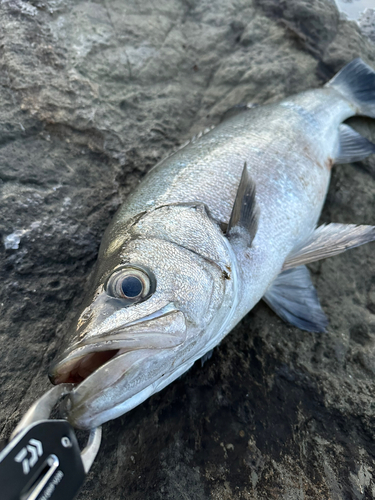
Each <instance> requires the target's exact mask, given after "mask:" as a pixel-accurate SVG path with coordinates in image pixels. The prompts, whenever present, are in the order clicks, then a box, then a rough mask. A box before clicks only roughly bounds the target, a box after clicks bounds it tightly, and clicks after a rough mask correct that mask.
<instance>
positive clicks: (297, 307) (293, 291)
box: [263, 266, 328, 332]
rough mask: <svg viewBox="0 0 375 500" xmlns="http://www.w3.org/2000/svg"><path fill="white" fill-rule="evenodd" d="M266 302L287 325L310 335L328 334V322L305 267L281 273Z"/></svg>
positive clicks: (266, 295) (268, 293) (266, 297)
mask: <svg viewBox="0 0 375 500" xmlns="http://www.w3.org/2000/svg"><path fill="white" fill-rule="evenodd" d="M263 300H264V301H265V302H266V303H267V304H268V305H269V306H270V308H271V309H272V310H273V311H274V312H275V313H276V314H277V315H278V316H280V318H282V319H283V320H284V321H285V322H286V323H290V324H291V325H293V326H296V327H298V328H300V329H301V330H307V331H308V332H325V331H326V327H327V325H328V320H327V318H326V315H325V314H324V312H323V310H322V308H321V306H320V303H319V299H318V295H317V293H316V290H315V288H314V285H313V284H312V282H311V279H310V274H309V271H308V270H307V268H306V267H305V266H300V267H296V268H294V269H289V270H287V271H284V272H282V273H281V274H279V276H278V277H277V278H276V280H275V281H274V282H273V283H272V285H271V287H270V288H269V289H268V290H267V293H266V294H265V295H264V297H263Z"/></svg>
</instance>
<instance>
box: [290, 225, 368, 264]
mask: <svg viewBox="0 0 375 500" xmlns="http://www.w3.org/2000/svg"><path fill="white" fill-rule="evenodd" d="M374 240H375V226H356V225H355V224H335V223H332V224H328V225H327V226H325V225H323V226H320V227H318V228H317V229H315V230H314V231H313V232H312V233H311V235H310V237H309V238H308V239H307V240H305V241H304V242H303V243H301V244H299V245H297V246H296V247H295V248H294V249H293V250H292V252H291V253H290V254H289V256H288V257H287V259H286V261H285V263H284V267H283V269H284V270H285V269H291V268H293V267H297V266H300V265H302V264H308V263H309V262H314V261H316V260H320V259H326V258H327V257H332V256H333V255H337V254H339V253H342V252H345V251H346V250H349V249H350V248H354V247H358V246H360V245H363V244H365V243H369V242H370V241H374Z"/></svg>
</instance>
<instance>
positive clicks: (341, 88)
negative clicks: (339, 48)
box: [325, 57, 375, 118]
mask: <svg viewBox="0 0 375 500" xmlns="http://www.w3.org/2000/svg"><path fill="white" fill-rule="evenodd" d="M325 86H326V87H333V88H334V89H335V90H337V91H338V92H340V94H342V95H343V96H344V97H345V98H346V99H347V100H348V101H349V102H351V103H352V104H354V105H355V106H356V108H357V109H356V112H357V114H358V115H364V116H370V117H371V118H375V71H374V70H373V69H372V68H371V67H370V66H368V65H367V64H366V63H364V62H363V61H362V59H360V58H359V57H358V58H357V59H354V60H353V61H352V62H350V63H349V64H347V65H346V66H344V67H343V68H342V70H341V71H339V72H338V73H337V75H335V76H334V77H333V78H332V79H331V80H330V81H329V82H328V83H326V85H325Z"/></svg>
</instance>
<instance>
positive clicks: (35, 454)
mask: <svg viewBox="0 0 375 500" xmlns="http://www.w3.org/2000/svg"><path fill="white" fill-rule="evenodd" d="M42 455H43V446H42V443H41V442H40V441H38V440H37V439H30V441H29V444H28V445H26V446H25V447H24V448H22V450H21V451H20V452H19V453H17V455H16V457H15V459H14V460H15V461H16V462H18V463H21V462H22V469H23V473H24V474H28V473H29V472H30V469H31V468H32V467H34V465H35V464H36V463H37V461H38V458H39V457H41V456H42Z"/></svg>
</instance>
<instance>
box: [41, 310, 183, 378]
mask: <svg viewBox="0 0 375 500" xmlns="http://www.w3.org/2000/svg"><path fill="white" fill-rule="evenodd" d="M160 313H161V314H160V315H159V316H157V313H153V314H152V315H150V316H147V317H146V318H143V319H142V320H138V321H135V322H133V323H131V324H129V325H125V326H124V327H122V328H118V329H116V330H113V331H110V332H107V333H106V334H105V335H104V336H100V338H98V339H97V341H93V339H92V338H91V339H90V340H82V341H80V342H78V343H76V344H75V345H73V346H72V347H70V348H69V349H67V350H66V351H65V352H63V353H62V355H61V356H60V357H59V358H58V359H57V360H56V361H55V362H54V363H53V365H52V367H51V369H50V373H49V378H50V380H51V382H52V383H53V384H56V385H57V384H62V383H67V382H68V383H75V384H81V383H83V382H86V380H87V379H89V378H90V377H92V376H93V375H94V374H95V373H96V372H97V371H98V370H99V369H101V368H103V366H106V367H107V368H108V370H107V372H109V370H110V369H111V366H110V365H111V364H112V365H113V364H114V362H115V360H117V358H119V357H120V356H122V355H124V354H126V353H130V352H133V351H143V352H150V351H157V350H168V349H172V348H176V347H178V346H180V345H181V344H183V342H184V341H185V338H186V324H185V318H184V315H183V313H182V312H180V311H176V310H175V311H172V312H167V313H164V314H163V312H162V311H160ZM139 354H140V355H141V356H142V354H141V352H139Z"/></svg>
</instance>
